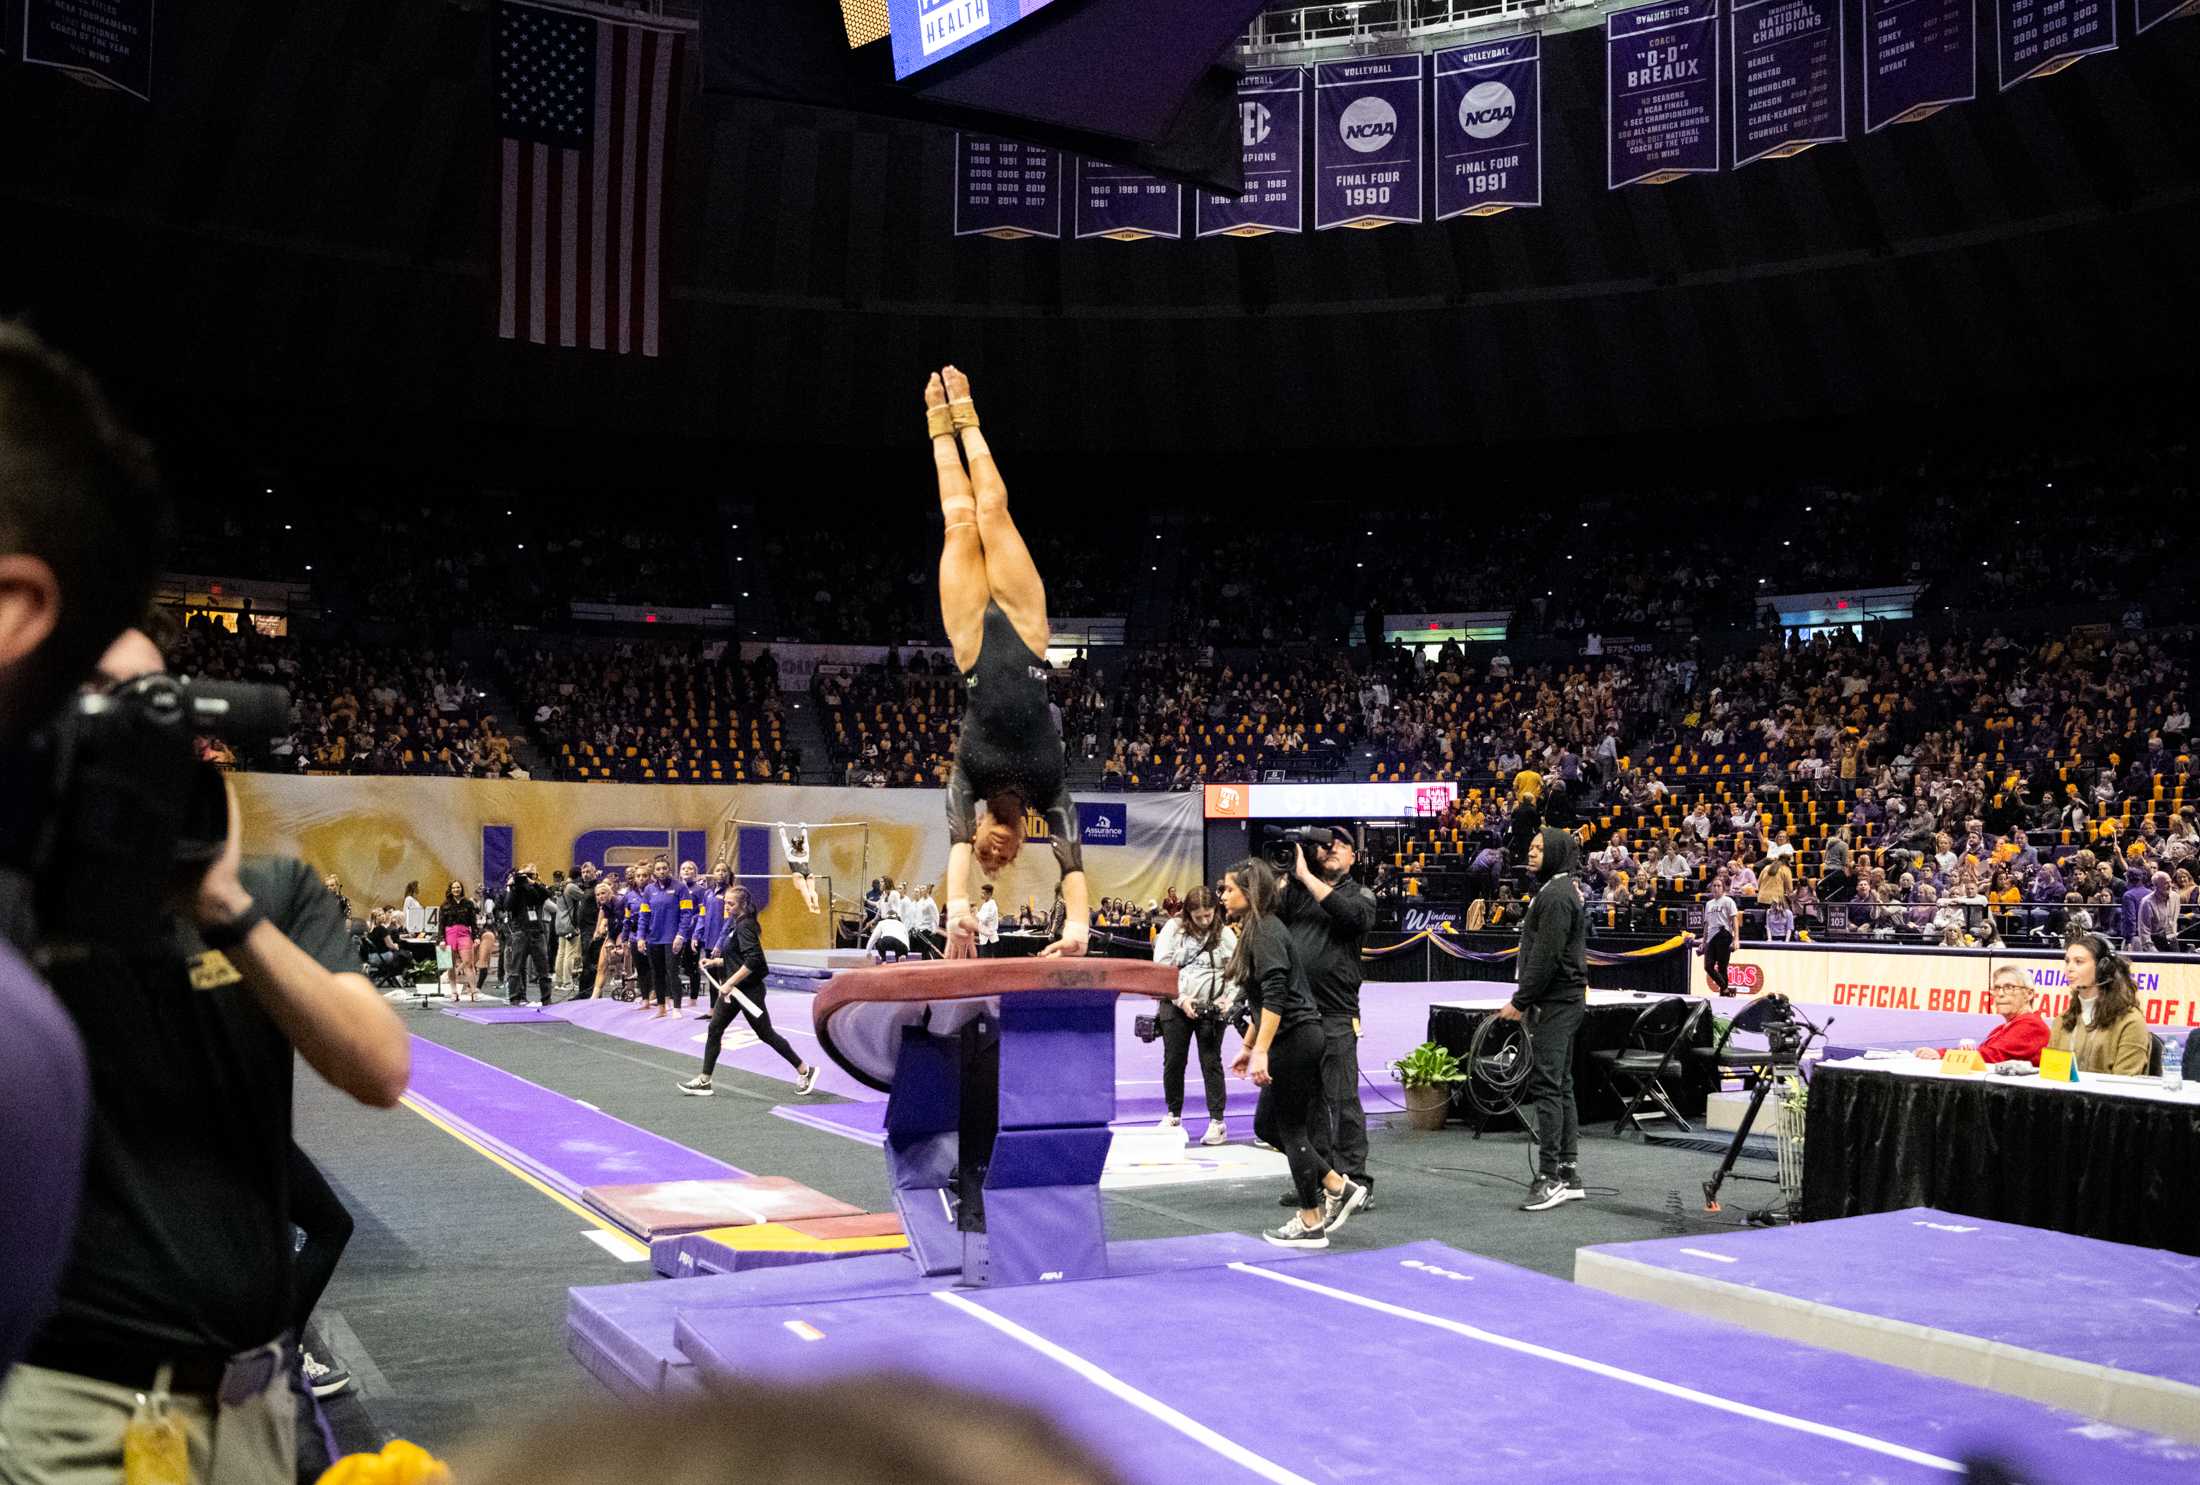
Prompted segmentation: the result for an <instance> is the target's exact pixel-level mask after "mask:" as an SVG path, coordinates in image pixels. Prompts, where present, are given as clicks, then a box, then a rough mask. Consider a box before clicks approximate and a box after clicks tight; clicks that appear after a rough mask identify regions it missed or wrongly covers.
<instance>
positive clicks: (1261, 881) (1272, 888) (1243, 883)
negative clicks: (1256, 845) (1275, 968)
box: [1222, 856, 1280, 985]
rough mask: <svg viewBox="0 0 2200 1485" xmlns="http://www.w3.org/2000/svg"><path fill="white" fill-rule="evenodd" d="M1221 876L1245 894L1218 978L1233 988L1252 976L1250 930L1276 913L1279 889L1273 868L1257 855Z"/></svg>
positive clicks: (1251, 936)
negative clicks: (1233, 940) (1235, 932)
mask: <svg viewBox="0 0 2200 1485" xmlns="http://www.w3.org/2000/svg"><path fill="white" fill-rule="evenodd" d="M1223 875H1224V876H1225V877H1230V878H1233V879H1234V880H1235V881H1236V882H1237V884H1238V890H1239V891H1240V892H1243V893H1244V894H1245V911H1244V912H1243V913H1241V914H1239V916H1238V920H1237V930H1238V941H1237V948H1236V949H1235V950H1234V951H1232V953H1231V955H1230V967H1229V969H1227V970H1225V971H1224V972H1223V976H1222V977H1223V978H1224V979H1225V980H1228V981H1229V982H1230V983H1231V984H1233V985H1242V984H1244V983H1245V977H1246V976H1247V975H1248V974H1250V973H1252V964H1251V957H1252V944H1253V930H1254V929H1255V928H1258V927H1259V926H1260V922H1261V919H1263V918H1265V917H1267V916H1268V915H1269V914H1270V913H1272V912H1274V911H1275V910H1276V894H1277V892H1278V891H1279V890H1280V889H1279V888H1278V887H1277V884H1276V869H1275V868H1274V867H1273V866H1270V865H1269V864H1268V863H1267V862H1265V861H1263V860H1261V859H1260V858H1259V857H1258V856H1248V857H1247V858H1246V859H1245V860H1243V861H1240V862H1239V863H1238V864H1237V865H1235V866H1233V867H1231V868H1230V869H1229V870H1228V871H1226V872H1224V873H1223Z"/></svg>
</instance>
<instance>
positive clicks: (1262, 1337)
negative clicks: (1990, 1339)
mask: <svg viewBox="0 0 2200 1485" xmlns="http://www.w3.org/2000/svg"><path fill="white" fill-rule="evenodd" d="M1271 1251H1273V1250H1271ZM792 1272H796V1273H802V1272H804V1271H802V1270H794V1271H792ZM1127 1315H1142V1316H1167V1317H1168V1319H1167V1322H1166V1323H1164V1324H1125V1323H1124V1317H1125V1316H1127ZM677 1329H678V1335H679V1340H680V1343H681V1345H682V1346H683V1348H684V1349H685V1350H686V1352H687V1354H688V1355H689V1356H690V1357H691V1358H692V1359H693V1360H694V1362H695V1367H696V1370H697V1371H698V1372H700V1373H702V1374H703V1376H704V1378H705V1379H706V1380H707V1379H709V1378H712V1377H718V1376H725V1375H731V1374H744V1375H763V1376H769V1377H773V1378H780V1379H784V1378H813V1377H818V1376H824V1375H832V1374H835V1373H840V1372H844V1371H849V1370H859V1369H871V1368H877V1367H882V1366H883V1367H892V1368H897V1369H901V1370H915V1371H918V1372H921V1373H924V1374H927V1375H930V1376H934V1377H938V1378H941V1379H943V1380H947V1381H951V1382H956V1383H960V1384H962V1385H965V1386H971V1387H976V1388H979V1389H981V1390H983V1391H985V1392H986V1393H988V1394H989V1395H993V1396H1001V1397H1006V1398H1009V1399H1011V1400H1015V1401H1022V1402H1027V1403H1032V1404H1035V1405H1037V1406H1039V1407H1041V1408H1043V1409H1044V1410H1045V1411H1047V1412H1048V1413H1049V1414H1050V1415H1052V1416H1053V1417H1054V1419H1055V1420H1056V1421H1057V1422H1058V1423H1060V1424H1062V1425H1063V1426H1064V1427H1065V1428H1067V1429H1068V1431H1069V1432H1070V1433H1072V1434H1073V1435H1075V1436H1077V1437H1078V1438H1079V1439H1081V1440H1082V1441H1083V1442H1084V1443H1085V1444H1087V1445H1088V1446H1089V1447H1091V1448H1092V1449H1093V1450H1094V1451H1095V1452H1097V1453H1098V1454H1100V1455H1101V1456H1102V1457H1103V1458H1105V1459H1107V1460H1109V1461H1111V1462H1112V1463H1113V1464H1114V1465H1115V1466H1116V1467H1117V1469H1118V1470H1119V1471H1120V1472H1121V1473H1122V1475H1123V1476H1124V1478H1125V1479H1126V1480H1127V1481H1130V1482H1133V1485H1180V1482H1183V1481H1188V1480H1197V1481H1202V1482H1206V1481H1234V1480H1240V1479H1246V1480H1251V1479H1265V1480H1270V1481H1304V1482H1321V1485H1328V1482H1337V1485H1343V1482H1348V1481H1349V1482H1367V1481H1374V1480H1385V1481H1388V1480H1412V1479H1429V1480H1451V1479H1458V1478H1461V1474H1460V1471H1461V1468H1462V1465H1461V1461H1462V1459H1463V1458H1466V1457H1470V1456H1471V1457H1473V1458H1474V1459H1475V1460H1476V1463H1477V1464H1478V1465H1480V1466H1482V1469H1481V1470H1480V1471H1479V1472H1482V1473H1489V1474H1491V1476H1492V1477H1493V1478H1498V1477H1501V1478H1504V1479H1507V1480H1549V1481H1568V1482H1573V1481H1581V1480H1592V1479H1615V1480H1616V1479H1638V1478H1644V1477H1645V1476H1644V1463H1643V1462H1644V1461H1645V1460H1652V1459H1654V1460H1656V1461H1658V1464H1657V1466H1656V1469H1655V1472H1654V1473H1655V1476H1656V1477H1657V1478H1673V1479H1686V1478H1690V1477H1702V1478H1715V1479H1719V1480H1721V1481H1783V1482H1787V1481H1794V1482H1804V1481H1809V1482H1824V1481H1848V1482H1858V1485H1862V1482H1866V1481H1871V1482H1882V1481H1909V1480H1916V1481H1940V1480H1946V1479H1948V1478H1949V1477H1950V1475H1951V1474H1953V1473H1956V1472H1958V1471H1960V1469H1961V1461H1962V1460H1963V1458H1964V1456H1965V1455H1966V1453H1968V1452H1969V1451H1971V1450H1979V1451H1982V1452H1983V1451H1987V1450H1992V1451H1994V1452H1995V1453H1997V1454H1998V1455H2000V1456H2001V1457H2002V1458H2003V1459H2005V1460H2006V1461H2008V1462H2009V1463H2010V1464H2012V1465H2013V1466H2015V1467H2016V1469H2017V1470H2018V1471H2019V1472H2020V1474H2021V1475H2022V1477H2024V1478H2029V1479H2038V1480H2057V1481H2064V1480H2068V1481H2081V1480H2086V1481H2090V1480H2115V1481H2116V1482H2117V1485H2142V1482H2153V1481H2163V1482H2169V1481H2180V1482H2185V1485H2189V1482H2190V1481H2191V1480H2192V1479H2193V1478H2194V1471H2195V1470H2196V1469H2200V1450H2195V1449H2188V1448H2184V1447H2182V1446H2179V1445H2176V1444H2173V1443H2170V1442H2168V1441H2165V1440H2160V1439H2154V1438H2148V1437H2145V1436H2142V1435H2139V1434H2136V1433H2133V1432H2129V1431H2126V1430H2120V1429H2113V1428H2106V1427H2103V1426H2101V1425H2098V1424H2091V1423H2087V1422H2086V1421H2084V1420H2082V1419H2080V1418H2078V1417H2076V1416H2075V1415H2073V1414H2069V1413H2062V1412H2056V1411H2054V1410H2052V1409H2049V1408H2045V1407H2041V1406H2039V1405H2037V1404H2034V1403H2027V1402H2021V1401H2018V1400H2015V1399H2012V1398H2006V1397H2000V1396H1996V1395H1995V1394H1992V1393H1988V1392H1981V1391H1978V1390H1976V1389H1973V1388H1970V1387H1965V1386H1962V1385H1960V1384H1958V1383H1954V1382H1946V1381H1940V1380H1936V1379H1931V1378H1921V1377H1918V1376H1915V1375H1913V1374H1911V1373H1909V1372H1904V1371H1900V1370H1897V1369H1895V1368H1893V1367H1888V1366H1883V1365H1880V1364H1878V1363H1874V1362H1868V1361H1861V1360H1858V1359H1856V1358H1854V1357H1849V1356H1842V1355H1838V1354H1835V1353H1833V1352H1828V1351H1819V1350H1814V1349H1812V1348H1810V1347H1807V1346H1801V1345H1796V1344H1793V1343H1790V1342H1781V1341H1775V1340H1771V1339H1769V1338H1767V1337H1763V1336H1758V1335H1753V1334H1751V1333H1749V1332H1747V1331H1743V1330H1738V1329H1735V1328H1733V1327H1730V1326H1725V1325H1719V1324H1715V1323H1712V1322H1709V1321H1704V1320H1698V1319H1693V1318H1690V1317H1687V1316H1682V1315H1678V1314H1675V1313H1673V1312H1671V1311H1668V1310H1662V1309H1659V1308H1656V1307H1654V1306H1648V1305H1643V1304H1638V1303H1635V1302H1632V1301H1628V1300H1623V1299H1616V1298H1613V1297H1612V1296H1610V1295H1605V1294H1599V1293H1597V1292H1595V1291H1594V1290H1589V1289H1584V1288H1581V1287H1579V1286H1576V1285H1573V1284H1568V1283H1565V1282H1564V1281H1562V1280H1558V1279H1552V1278H1548V1277H1545V1276H1544V1275H1541V1274H1534V1273H1529V1272H1526V1271H1524V1270H1521V1269H1516V1268H1510V1267H1508V1266H1506V1265H1504V1264H1499V1263H1495V1262H1492V1261H1490V1260H1488V1259H1484V1258H1478V1257H1475V1256H1473V1255H1471V1254H1466V1253H1461V1252H1459V1251H1457V1250H1455V1249H1452V1248H1447V1247H1445V1246H1444V1245H1442V1244H1440V1243H1414V1244H1410V1245H1407V1246H1404V1247H1399V1248H1387V1249H1381V1250H1376V1251H1372V1252H1361V1253H1348V1254H1327V1255H1319V1256H1309V1257H1305V1258H1299V1259H1291V1260H1285V1261H1281V1262H1274V1261H1270V1262H1254V1263H1243V1262H1241V1263H1238V1264H1235V1265H1233V1266H1231V1267H1227V1268H1221V1269H1212V1268H1210V1269H1200V1270H1189V1271H1178V1272H1173V1273H1162V1274H1154V1275H1143V1276H1128V1277H1117V1278H1108V1279H1097V1280H1092V1281H1089V1282H1085V1283H1070V1284H1036V1285H1027V1286H1023V1287H1021V1288H1015V1289H1001V1290H988V1291H967V1290H965V1291H947V1292H937V1293H930V1294H906V1295H899V1296H893V1297H874V1298H863V1299H828V1298H824V1297H822V1296H821V1297H817V1298H813V1299H809V1300H806V1301H798V1302H789V1303H778V1304H768V1305H765V1306H763V1307H761V1308H758V1307H750V1308H742V1309H716V1310H710V1311H704V1312H691V1313H688V1314H684V1315H682V1316H681V1318H680V1320H679V1323H678V1327H677ZM1278 1337H1286V1338H1289V1339H1288V1341H1278V1340H1277V1339H1276V1338H1278ZM1249 1345H1250V1346H1253V1347H1255V1348H1260V1347H1265V1346H1276V1345H1288V1346H1292V1347H1296V1348H1297V1349H1298V1352H1299V1354H1301V1355H1303V1356H1305V1357H1308V1358H1319V1366H1320V1375H1319V1381H1318V1389H1319V1396H1320V1398H1321V1406H1319V1407H1297V1408H1293V1407H1279V1408H1256V1409H1252V1410H1248V1409H1247V1407H1246V1405H1245V1399H1244V1398H1243V1397H1242V1396H1240V1395H1238V1394H1237V1393H1236V1392H1235V1391H1233V1390H1232V1389H1229V1388H1221V1387H1213V1386H1208V1385H1203V1384H1201V1383H1199V1382H1198V1381H1197V1380H1196V1379H1199V1378H1212V1377H1216V1376H1226V1375H1230V1374H1232V1372H1233V1371H1234V1370H1236V1369H1240V1368H1242V1367H1243V1365H1244V1362H1245V1358H1246V1356H1247V1355H1248V1351H1247V1347H1248V1346H1249ZM1188 1379H1191V1380H1188Z"/></svg>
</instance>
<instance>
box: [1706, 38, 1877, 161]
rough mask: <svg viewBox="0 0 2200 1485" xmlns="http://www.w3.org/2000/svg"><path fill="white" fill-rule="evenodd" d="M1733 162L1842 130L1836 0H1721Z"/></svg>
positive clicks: (1830, 138)
mask: <svg viewBox="0 0 2200 1485" xmlns="http://www.w3.org/2000/svg"><path fill="white" fill-rule="evenodd" d="M1728 3H1729V4H1730V5H1731V6H1732V9H1731V10H1729V11H1728V13H1727V14H1728V24H1727V37H1728V47H1727V52H1728V55H1730V56H1732V57H1733V59H1734V88H1733V98H1734V131H1733V132H1734V168H1735V169H1737V170H1739V169H1740V168H1741V167H1742V166H1744V165H1748V164H1752V163H1754V162H1756V161H1758V160H1766V159H1772V160H1780V159H1786V158H1787V157H1788V156H1790V155H1799V154H1801V153H1802V152H1803V151H1804V150H1807V149H1809V148H1810V147H1811V146H1812V145H1818V144H1832V143H1836V142H1838V141H1839V140H1841V139H1843V138H1846V137H1847V134H1848V68H1847V66H1846V65H1845V64H1844V60H1843V59H1844V58H1845V57H1846V56H1847V54H1848V48H1847V46H1846V45H1845V44H1844V38H1845V37H1846V36H1847V35H1848V28H1847V25H1846V24H1845V22H1844V21H1843V17H1844V16H1845V15H1846V14H1847V7H1846V6H1845V5H1844V4H1843V0H1728Z"/></svg>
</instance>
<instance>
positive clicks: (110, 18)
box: [22, 0, 153, 101]
mask: <svg viewBox="0 0 2200 1485" xmlns="http://www.w3.org/2000/svg"><path fill="white" fill-rule="evenodd" d="M22 5H23V60H24V61H26V62H29V63H32V64H34V65H36V66H40V67H58V68H60V69H61V70H62V71H64V72H66V73H68V74H69V75H70V76H72V77H74V78H76V79H77V80H78V81H80V82H88V83H91V84H93V85H94V86H97V87H108V88H118V89H120V90H121V91H122V92H125V93H128V94H130V95H131V96H132V97H134V98H143V99H146V100H148V101H150V100H151V99H152V96H153V0H22Z"/></svg>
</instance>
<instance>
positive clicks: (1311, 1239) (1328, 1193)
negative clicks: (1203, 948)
mask: <svg viewBox="0 0 2200 1485" xmlns="http://www.w3.org/2000/svg"><path fill="white" fill-rule="evenodd" d="M1276 896H1277V884H1276V869H1275V868H1274V867H1272V866H1270V865H1269V864H1268V863H1267V862H1265V861H1259V860H1251V861H1240V862H1239V863H1238V864H1237V865H1235V866H1233V867H1231V868H1230V869H1229V871H1227V872H1226V873H1224V874H1223V878H1222V905H1223V907H1224V908H1225V909H1227V910H1228V912H1229V914H1230V918H1231V920H1232V921H1233V922H1234V923H1235V924H1236V925H1237V931H1238V946H1237V952H1236V953H1235V954H1233V955H1231V957H1230V968H1229V971H1228V975H1229V979H1230V980H1231V982H1232V983H1234V984H1236V985H1238V986H1240V987H1242V993H1243V995H1244V996H1245V1001H1246V1004H1247V1006H1248V1007H1249V1008H1250V1009H1251V1011H1252V1014H1253V1020H1252V1025H1251V1028H1250V1029H1249V1030H1248V1031H1247V1033H1246V1041H1245V1046H1244V1048H1243V1050H1241V1051H1240V1052H1239V1053H1238V1055H1237V1061H1236V1062H1234V1063H1232V1064H1231V1070H1232V1071H1234V1072H1235V1073H1237V1074H1238V1076H1240V1077H1243V1078H1250V1079H1251V1080H1252V1081H1253V1082H1254V1084H1255V1085H1257V1086H1258V1087H1259V1088H1260V1104H1259V1106H1258V1107H1257V1108H1256V1109H1255V1110H1254V1113H1253V1133H1254V1134H1256V1135H1258V1136H1259V1137H1260V1138H1261V1139H1262V1140H1263V1141H1264V1142H1266V1143H1268V1144H1271V1145H1273V1146H1275V1147H1276V1148H1277V1149H1279V1150H1281V1151H1282V1152H1283V1158H1284V1159H1286V1160H1288V1161H1290V1162H1291V1180H1292V1183H1293V1184H1294V1185H1295V1186H1296V1187H1297V1188H1298V1193H1299V1210H1298V1211H1297V1212H1296V1213H1294V1214H1293V1215H1292V1217H1291V1219H1290V1220H1289V1221H1287V1222H1285V1223H1284V1224H1283V1226H1281V1227H1279V1228H1276V1229H1275V1230H1274V1231H1272V1232H1263V1233H1262V1234H1261V1236H1262V1237H1263V1238H1265V1239H1267V1241H1269V1242H1271V1243H1273V1244H1275V1245H1276V1246H1277V1247H1279V1248H1326V1247H1328V1246H1329V1235H1330V1234H1331V1233H1333V1232H1335V1231H1337V1230H1338V1229H1339V1228H1341V1227H1343V1226H1344V1224H1345V1222H1346V1220H1347V1219H1348V1218H1350V1217H1351V1215H1352V1214H1353V1213H1354V1212H1356V1211H1358V1210H1359V1209H1360V1204H1361V1203H1362V1202H1364V1201H1366V1200H1367V1188H1366V1187H1364V1186H1359V1185H1355V1184H1354V1183H1353V1182H1351V1181H1349V1180H1347V1179H1345V1178H1344V1177H1343V1176H1341V1175H1339V1174H1338V1173H1337V1172H1336V1171H1333V1170H1331V1169H1330V1168H1329V1167H1328V1165H1327V1164H1326V1163H1324V1162H1323V1160H1322V1158H1321V1157H1320V1156H1319V1155H1316V1154H1315V1153H1314V1145H1313V1141H1312V1139H1311V1137H1310V1136H1309V1133H1308V1130H1309V1127H1310V1125H1311V1123H1312V1113H1313V1107H1314V1102H1315V1100H1316V1099H1318V1098H1320V1097H1321V1083H1322V1077H1321V1073H1322V1049H1323V1046H1324V1039H1323V1036H1322V1022H1321V1013H1320V1012H1319V1011H1317V1010H1316V1009H1315V1008H1314V995H1313V992H1312V991H1311V990H1309V989H1308V988H1307V983H1306V968H1305V966H1304V965H1302V964H1300V963H1299V962H1298V960H1297V957H1296V956H1295V955H1294V954H1293V953H1292V950H1291V932H1290V930H1289V929H1287V928H1285V927H1284V926H1283V924H1282V923H1281V922H1280V921H1278V920H1277V919H1276V918H1275V917H1274V911H1275V906H1276Z"/></svg>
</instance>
